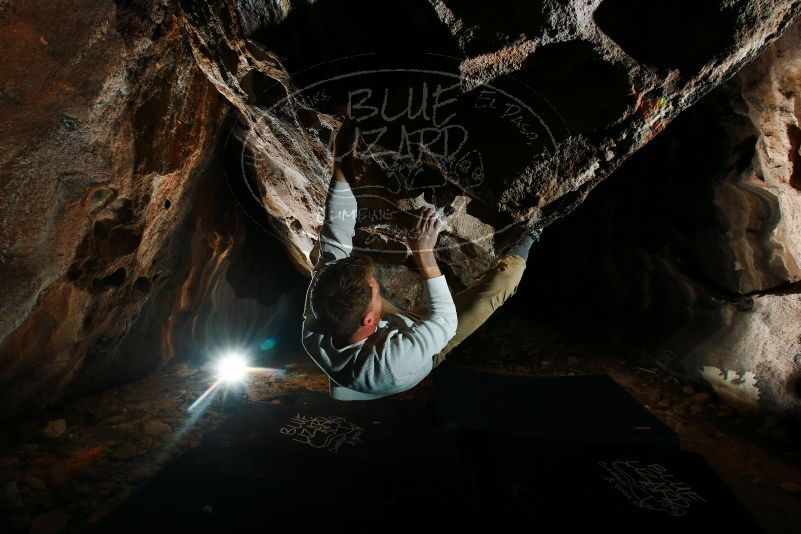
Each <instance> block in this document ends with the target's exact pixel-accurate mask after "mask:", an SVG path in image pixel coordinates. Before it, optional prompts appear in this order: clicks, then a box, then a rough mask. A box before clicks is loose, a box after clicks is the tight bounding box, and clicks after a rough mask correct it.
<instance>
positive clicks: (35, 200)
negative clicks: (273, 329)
mask: <svg viewBox="0 0 801 534" xmlns="http://www.w3.org/2000/svg"><path fill="white" fill-rule="evenodd" d="M799 5H801V2H799V1H797V0H727V1H721V2H708V3H700V4H699V3H696V2H680V3H676V2H667V1H664V2H663V1H654V2H648V3H642V2H630V1H624V0H592V1H584V0H582V1H578V0H573V1H567V0H565V1H543V2H536V3H532V2H512V1H508V2H502V3H501V4H498V3H493V4H488V3H485V2H458V3H457V2H451V1H446V0H431V1H423V0H410V1H404V2H391V3H390V2H372V1H366V0H357V1H349V2H346V1H344V0H343V1H334V0H320V1H317V2H301V1H298V2H292V1H284V2H277V3H275V2H264V1H263V2H257V1H253V0H239V1H236V0H184V1H182V2H180V3H174V2H168V1H163V0H159V1H157V0H141V1H137V2H122V1H120V2H111V1H98V2H92V3H89V4H87V3H84V2H77V1H75V2H61V3H52V2H43V1H26V2H21V1H13V0H12V1H6V2H0V51H2V56H3V58H4V66H3V77H2V79H0V143H1V146H2V150H0V177H1V178H0V290H2V301H1V302H0V362H1V363H2V366H3V369H4V370H3V372H2V373H0V386H1V387H0V392H2V393H0V413H2V414H3V416H13V415H15V414H19V413H23V412H25V411H33V410H36V409H39V408H41V407H43V406H46V405H48V404H52V403H53V402H56V401H57V400H59V399H61V398H63V397H64V396H65V395H74V394H78V393H81V392H85V391H87V390H91V389H97V388H101V387H104V386H106V385H108V384H109V383H112V382H116V381H124V380H129V379H131V378H132V377H136V376H142V375H143V374H146V373H147V372H148V371H150V370H152V369H153V368H155V367H156V366H158V365H160V364H162V363H164V362H165V361H167V360H169V359H170V358H172V357H173V356H174V355H175V354H176V351H177V348H176V347H178V346H180V343H181V341H180V340H179V339H177V334H176V332H178V331H179V330H180V331H181V332H183V331H185V329H188V331H189V332H190V334H191V335H193V336H194V335H198V334H199V333H200V334H203V333H204V332H206V331H207V330H208V329H209V328H211V327H210V326H209V325H210V324H211V323H210V322H208V321H204V320H201V319H199V310H201V309H208V308H209V307H212V308H214V307H219V306H221V305H222V303H228V304H229V305H231V306H232V307H234V308H235V309H236V310H237V312H238V313H244V312H245V311H247V310H248V309H251V308H254V309H258V310H262V309H263V308H264V307H263V306H261V305H260V304H258V303H257V302H256V301H257V300H258V294H259V291H257V290H255V289H253V287H252V285H251V286H250V287H248V282H247V280H244V281H243V280H242V278H243V277H242V275H241V273H242V272H244V271H243V270H242V269H244V267H243V264H244V265H246V266H249V267H248V268H254V267H252V264H253V261H252V258H250V257H249V256H248V252H247V251H248V249H249V248H252V247H253V246H254V245H253V243H249V244H248V243H247V241H246V240H244V239H243V234H244V230H243V223H242V220H243V217H244V216H243V215H242V214H241V213H239V211H240V209H239V207H238V206H237V205H235V204H234V203H229V204H225V203H224V198H226V197H225V194H226V192H227V191H228V188H229V187H240V188H242V187H245V188H246V189H247V191H248V192H249V193H252V195H253V197H254V198H255V201H257V203H258V204H259V205H261V206H263V209H264V214H263V215H265V216H266V217H267V218H269V219H270V226H269V230H270V231H271V232H273V233H275V234H277V235H278V237H279V238H280V240H281V241H282V242H283V243H284V245H285V248H286V253H287V254H288V255H290V256H291V258H292V259H293V261H294V263H295V264H296V265H297V266H298V267H299V268H300V269H301V270H303V271H308V270H309V269H310V267H311V262H312V258H313V254H312V252H313V247H314V244H315V239H316V235H317V232H318V230H319V221H320V215H321V213H322V209H323V205H324V200H325V194H326V189H327V185H328V176H329V173H330V168H331V164H332V159H331V158H332V155H331V148H330V147H331V141H332V138H333V134H334V132H335V131H336V129H337V128H338V127H339V124H340V120H341V118H342V117H343V115H344V114H345V113H346V111H347V109H348V106H347V105H348V102H350V103H351V108H350V110H351V111H353V108H354V106H353V104H354V103H355V104H356V110H357V111H358V112H359V113H358V118H359V120H360V121H363V122H360V123H361V124H362V126H363V130H364V132H363V135H362V143H361V145H360V153H362V154H364V156H363V157H362V159H361V164H360V167H359V169H358V172H357V175H356V182H355V184H354V185H356V186H358V196H359V201H360V206H363V207H364V213H360V222H359V226H358V228H357V235H356V246H357V247H358V248H359V249H361V250H362V251H365V252H367V253H371V254H374V255H375V256H376V257H377V258H378V259H379V260H380V261H382V263H383V267H382V273H383V275H382V282H383V284H384V286H385V288H386V290H387V293H388V295H389V296H390V297H391V298H393V299H395V300H396V301H397V302H398V303H399V304H401V305H408V306H418V305H419V304H420V302H421V295H420V285H419V284H418V283H417V280H416V278H415V276H416V275H415V274H414V273H413V272H412V271H410V270H409V268H408V266H409V263H408V259H407V258H406V255H405V247H404V246H403V244H402V243H403V238H402V232H401V231H400V230H399V228H398V227H397V226H395V225H394V224H393V223H392V219H391V214H392V212H393V210H394V211H396V210H398V209H402V210H405V209H409V208H413V207H416V206H419V205H421V204H422V203H424V202H427V203H432V204H434V205H436V206H437V207H438V208H439V209H440V210H441V212H442V214H443V216H444V217H447V218H448V221H447V232H446V233H445V234H443V237H442V239H441V247H440V250H439V251H438V255H439V258H440V260H441V263H442V264H443V266H444V269H445V271H446V274H447V276H448V279H449V283H450V284H451V286H452V288H453V289H455V290H458V289H460V288H462V287H465V286H469V285H470V284H472V283H473V282H474V281H475V279H476V278H477V277H478V276H479V275H480V274H481V273H482V272H484V271H485V270H486V269H487V268H488V267H489V266H490V264H491V262H492V261H493V259H494V258H495V257H497V255H498V253H499V252H501V251H502V250H504V249H505V248H506V247H508V245H509V242H510V240H512V239H513V238H514V237H515V236H514V235H512V234H513V230H510V225H511V224H512V223H513V222H514V221H517V220H520V219H523V218H528V217H533V218H535V219H537V220H538V221H539V222H540V224H543V225H547V224H550V223H551V222H552V221H554V220H556V219H559V218H561V217H564V216H565V215H567V214H569V213H570V212H571V211H572V210H573V209H574V208H575V206H577V205H579V204H580V203H581V202H582V201H583V200H584V198H585V197H586V196H587V194H588V193H589V192H590V191H591V190H592V189H593V187H594V186H595V185H597V184H598V183H599V182H601V181H602V180H603V179H604V178H605V177H607V176H608V175H609V174H610V173H611V172H612V171H613V170H615V169H616V168H617V167H618V166H619V165H620V164H621V162H622V161H623V160H625V159H626V158H627V157H628V156H629V155H630V154H632V153H633V152H634V151H636V150H637V149H639V148H640V147H641V146H643V145H644V144H646V143H647V142H648V141H649V140H650V139H652V138H653V137H654V135H656V134H657V133H658V132H660V131H662V130H663V129H664V128H665V126H666V125H667V124H668V123H669V122H670V121H671V120H672V119H673V118H674V117H676V115H677V114H678V113H679V112H681V111H682V110H684V109H686V108H688V107H690V106H691V105H692V104H693V103H695V102H696V101H697V100H698V99H699V98H700V97H701V96H703V95H704V94H705V93H707V92H708V91H709V90H711V89H712V88H714V87H716V86H718V85H719V84H721V83H722V82H723V81H725V80H726V79H728V78H729V77H730V76H732V75H733V74H735V73H736V72H737V71H738V70H740V69H741V68H742V67H743V65H745V64H746V63H747V62H749V61H750V60H752V59H754V58H755V57H756V56H757V54H758V53H759V52H760V51H761V50H762V49H764V48H765V47H766V46H768V45H770V44H771V43H772V42H774V41H775V40H776V39H777V38H779V36H780V35H781V34H782V32H784V31H785V29H786V28H787V27H788V26H789V25H790V24H791V23H792V22H793V20H794V19H795V18H796V17H797V16H798V14H799ZM343 58H349V59H343ZM770 65H771V62H770V60H767V61H766V63H765V65H764V68H766V69H769V68H772V67H771V66H770ZM385 71H386V72H385ZM354 73H360V74H359V75H358V76H356V75H355V74H354ZM399 73H400V74H399ZM754 83H755V84H756V85H759V83H760V82H759V81H758V77H757V78H755V81H754ZM354 91H355V93H354ZM755 91H759V89H758V88H755ZM788 98H789V97H788ZM407 102H412V103H411V104H410V105H409V108H408V109H404V103H407ZM776 105H777V106H780V107H781V109H783V110H785V112H786V109H785V108H786V106H787V103H786V102H783V103H782V102H778V101H777V104H776ZM382 106H383V107H382ZM373 111H375V114H373ZM763 112H764V113H765V117H766V119H765V120H768V121H769V120H770V116H771V114H772V113H773V110H772V108H771V109H765V110H763ZM229 113H230V115H229ZM754 113H760V111H759V110H757V109H756V108H755V109H754ZM225 117H229V118H233V119H234V120H235V121H236V122H237V123H238V124H237V126H236V128H234V134H235V135H233V136H229V135H228V133H229V130H230V128H227V127H226V126H225V125H227V124H228V123H225V122H224V119H225ZM755 117H756V116H755ZM755 120H756V119H755ZM382 128H383V130H382ZM796 132H797V131H796V130H793V131H789V130H788V131H783V132H778V133H777V135H782V136H785V138H787V139H794V141H793V142H794V143H796V145H795V146H796V147H797V144H798V135H797V133H796ZM371 135H372V137H371ZM379 135H381V137H380V138H379ZM229 137H230V138H232V139H235V140H236V143H238V146H239V147H240V148H239V149H238V151H237V153H236V154H234V155H233V156H231V158H232V159H233V163H231V161H227V160H226V161H223V159H224V158H223V157H222V149H221V148H220V147H221V145H222V144H223V142H222V140H221V138H224V140H226V141H227V140H229ZM226 146H228V145H226ZM778 146H779V145H776V147H773V148H771V147H767V148H766V150H767V151H768V153H773V151H774V150H778V148H777V147H778ZM229 156H230V154H229ZM226 157H228V156H226ZM231 169H234V170H235V171H236V172H233V173H232V172H230V171H231ZM233 182H237V183H236V184H233ZM797 182H798V180H797V179H794V181H793V183H796V184H797ZM772 183H773V185H772V186H771V187H776V188H778V187H780V185H779V184H778V182H772ZM232 184H233V185H232ZM237 184H238V185H237ZM721 198H723V197H721ZM736 199H737V194H733V199H732V200H731V202H736V201H737V200H736ZM782 209H785V208H784V207H783V208H782ZM788 209H789V208H788ZM785 231H786V232H791V229H790V226H789V225H787V226H786V229H785ZM257 239H258V238H257ZM782 242H783V243H784V241H782ZM797 243H798V242H797V240H796V239H795V238H792V239H788V240H787V241H786V246H785V251H782V252H780V253H779V252H777V254H778V256H780V257H781V258H782V259H781V260H780V261H779V263H782V265H783V267H782V266H780V265H778V264H777V266H776V267H775V269H773V270H771V272H770V273H765V276H772V277H782V276H785V275H784V274H783V272H784V271H786V272H787V273H788V274H787V276H797V273H798V264H797V262H795V260H796V259H797V256H795V252H794V251H795V250H796V249H797ZM746 252H747V251H743V253H744V254H745V253H746ZM758 260H759V261H770V260H766V259H765V258H759V259H758ZM791 260H792V262H795V263H792V262H791ZM262 269H263V267H262ZM238 273H239V274H238ZM793 273H795V274H793ZM766 280H767V278H766ZM737 283H742V284H746V285H747V284H752V285H753V284H755V283H759V282H758V281H754V280H752V279H751V278H749V277H748V276H743V277H742V280H740V281H739V282H737ZM762 283H764V282H762Z"/></svg>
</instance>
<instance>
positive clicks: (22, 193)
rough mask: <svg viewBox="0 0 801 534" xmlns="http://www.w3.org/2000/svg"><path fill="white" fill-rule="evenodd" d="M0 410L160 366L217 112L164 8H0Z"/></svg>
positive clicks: (31, 407)
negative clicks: (0, 70)
mask: <svg viewBox="0 0 801 534" xmlns="http://www.w3.org/2000/svg"><path fill="white" fill-rule="evenodd" d="M0 50H2V56H3V76H2V81H0V143H2V148H3V149H2V150H0V176H1V177H2V178H0V226H1V228H2V229H1V230H0V287H1V288H2V289H0V293H2V299H0V362H1V363H2V368H3V371H2V372H0V390H2V394H0V414H2V416H3V417H9V416H13V415H16V414H20V413H25V412H31V411H35V410H38V409H40V408H42V407H44V406H47V405H49V404H51V403H53V402H55V401H57V400H59V399H61V398H62V397H63V396H64V395H69V394H72V393H78V392H82V391H86V390H88V389H96V388H99V387H105V386H108V385H109V384H111V383H115V382H119V381H124V380H131V379H132V378H135V377H138V376H142V375H143V374H144V373H146V372H148V371H149V370H152V369H153V368H154V367H155V366H156V365H158V364H160V363H162V362H164V361H167V360H168V359H169V358H170V357H171V356H172V353H171V351H170V350H169V347H165V346H163V344H162V342H163V339H165V337H164V336H165V334H166V333H167V332H168V331H169V328H170V317H171V315H172V314H173V312H174V310H175V309H179V308H180V303H181V301H182V299H186V298H187V295H185V294H182V293H181V291H180V290H181V288H182V284H184V281H185V280H186V279H187V278H188V277H189V278H191V274H189V275H188V272H189V271H190V266H189V262H190V259H191V255H192V251H191V250H190V246H189V244H190V240H191V237H192V235H193V233H194V232H193V230H194V225H195V221H196V219H197V218H198V213H197V212H196V211H194V210H193V207H194V206H195V205H196V203H198V200H199V199H201V198H202V197H203V195H204V193H205V192H204V191H203V184H204V182H205V181H206V175H207V169H208V168H209V167H210V162H211V161H212V160H213V157H214V152H213V150H212V147H213V140H214V137H215V135H216V134H217V132H218V129H219V126H220V124H221V121H222V118H223V113H224V112H225V109H226V104H225V101H224V99H222V98H221V97H220V95H219V93H218V92H217V91H216V89H215V88H214V86H213V85H212V84H210V83H209V82H208V80H207V78H206V77H205V75H204V74H203V73H202V71H201V70H200V69H198V67H197V65H196V63H195V61H194V58H193V56H192V52H191V50H190V48H189V47H188V46H187V43H186V39H185V36H184V34H183V30H182V25H181V22H180V13H179V12H178V11H177V10H176V9H175V8H174V7H171V6H170V3H156V2H153V3H148V2H134V3H131V2H119V3H118V4H115V3H114V2H111V1H100V2H91V3H86V2H59V3H53V2H44V1H30V2H29V1H25V2H3V3H2V4H0Z"/></svg>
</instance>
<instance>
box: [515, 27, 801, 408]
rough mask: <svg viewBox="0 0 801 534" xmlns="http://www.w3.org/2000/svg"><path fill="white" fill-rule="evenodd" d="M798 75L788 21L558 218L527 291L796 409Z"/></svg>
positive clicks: (671, 359)
mask: <svg viewBox="0 0 801 534" xmlns="http://www.w3.org/2000/svg"><path fill="white" fill-rule="evenodd" d="M800 76H801V24H799V23H796V24H794V25H793V26H792V28H791V29H790V30H788V31H787V33H785V35H784V36H783V37H782V38H781V39H780V40H779V41H778V42H777V43H776V44H775V45H774V46H772V47H771V48H769V49H768V50H766V51H765V52H764V53H763V54H761V55H760V56H759V58H758V59H757V60H756V61H754V62H753V63H751V64H750V65H748V66H746V67H745V68H744V69H743V70H742V71H741V72H740V73H739V74H738V75H737V76H736V77H735V78H734V79H733V80H732V81H730V82H728V83H726V84H724V85H723V86H721V87H720V88H718V89H716V90H715V91H714V92H713V93H711V94H710V95H709V96H708V97H706V98H705V99H704V100H703V101H701V102H700V103H699V104H697V105H696V107H694V108H693V109H691V110H690V111H688V112H687V113H686V114H685V115H683V116H682V117H680V118H679V119H678V120H677V121H675V122H674V123H672V124H671V125H670V126H669V127H668V128H667V130H666V131H665V132H664V133H663V134H662V135H660V136H659V137H658V138H657V139H655V140H654V141H653V142H652V143H651V144H650V145H649V146H648V147H646V148H645V149H643V150H642V151H640V152H639V153H638V154H637V155H635V156H634V157H633V158H632V159H631V160H630V161H629V162H627V163H626V165H624V166H623V167H622V168H621V169H620V171H619V173H618V174H616V175H615V176H614V177H613V178H612V179H610V180H609V181H608V182H606V183H605V184H603V186H601V187H599V189H598V191H597V192H596V193H594V194H593V195H592V196H591V198H590V200H589V201H588V202H587V203H586V204H585V205H584V206H582V207H581V208H580V209H579V210H577V212H576V213H575V214H574V216H573V217H571V218H570V219H569V220H565V221H561V222H560V223H559V224H557V225H554V227H553V228H552V229H551V231H550V232H549V233H550V235H547V236H546V237H545V239H544V240H543V247H542V250H541V251H540V254H538V256H537V261H536V262H535V266H534V268H533V272H532V273H531V274H532V276H533V277H534V280H535V281H534V282H533V283H532V284H531V285H529V286H528V288H527V289H526V290H525V295H526V296H528V297H529V298H532V299H533V298H538V299H539V301H540V302H541V303H542V307H543V308H546V309H548V310H550V311H552V312H553V314H555V315H558V316H563V315H564V314H569V318H570V321H571V322H573V323H574V324H576V325H577V326H578V327H581V326H589V327H595V328H598V329H600V330H602V331H604V332H607V333H612V334H614V335H615V336H619V337H623V338H636V339H637V340H638V341H639V342H644V343H646V344H649V345H651V346H652V347H661V348H663V349H664V352H663V353H662V356H661V357H660V358H659V360H658V361H657V363H659V364H661V365H664V366H666V367H667V368H669V369H671V370H672V371H673V372H676V373H680V374H681V375H683V376H684V377H687V378H689V379H691V380H695V381H697V382H699V383H701V384H706V385H708V386H711V387H712V388H713V389H714V390H715V391H716V392H717V393H718V394H719V395H720V396H721V397H722V398H723V399H724V400H725V401H726V402H728V403H730V404H732V405H736V406H738V407H740V408H741V409H744V410H747V411H751V412H757V413H762V414H766V413H767V414H774V415H780V416H784V417H790V418H794V419H801V284H800V281H801V272H799V264H800V263H801V248H799V238H800V237H801V226H799V221H800V220H801V213H800V210H801V191H799V188H798V185H797V183H796V182H797V173H798V160H799V152H798V150H799V144H798V136H797V134H796V132H797V131H798V125H799V120H800V117H801V114H800V113H799V111H801V105H800V104H799V102H801V100H800V97H799V87H801V78H800ZM537 280H539V281H547V282H546V283H538V282H537ZM563 303H569V307H566V306H564V305H563ZM601 310H602V313H599V311H601ZM544 315H548V314H547V313H546V314H544Z"/></svg>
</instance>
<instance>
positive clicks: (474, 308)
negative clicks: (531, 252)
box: [381, 254, 526, 367]
mask: <svg viewBox="0 0 801 534" xmlns="http://www.w3.org/2000/svg"><path fill="white" fill-rule="evenodd" d="M525 269H526V260H525V259H523V258H522V257H520V256H518V255H516V254H507V255H505V256H502V257H501V258H499V259H498V261H497V262H496V264H495V266H494V267H493V268H492V269H490V270H489V271H487V272H486V273H485V274H484V276H482V277H481V278H480V279H479V281H478V283H476V285H474V286H472V287H469V288H467V289H464V290H462V291H460V292H458V293H457V294H456V295H454V296H453V303H454V304H455V305H456V316H457V318H458V321H459V324H458V325H457V326H456V334H455V335H454V336H453V337H452V338H451V340H450V341H449V342H448V344H447V345H446V346H445V348H444V349H442V350H441V351H440V352H439V353H438V354H436V355H434V367H436V366H438V365H439V364H441V363H442V362H443V361H445V358H446V357H447V355H448V353H449V352H450V351H451V350H453V349H454V348H456V347H457V346H458V345H459V344H460V343H461V342H462V341H464V340H465V339H467V337H468V336H469V335H470V334H472V333H473V332H475V331H476V330H477V329H478V327H479V326H481V325H482V324H484V323H485V322H486V320H487V319H489V318H490V315H492V314H493V312H495V310H497V309H498V308H500V307H501V305H502V304H503V303H504V302H506V300H507V299H508V298H509V297H511V296H512V295H514V294H515V293H516V292H517V286H518V285H519V284H520V280H521V279H522V278H523V271H525ZM381 300H382V301H383V304H384V311H385V312H390V313H402V314H403V315H406V316H407V317H410V318H412V319H413V320H414V321H419V320H421V319H422V318H423V316H422V315H420V314H418V313H414V312H407V311H405V310H400V309H399V308H397V307H396V306H395V305H393V304H392V303H391V302H389V301H388V300H386V299H385V298H383V297H381Z"/></svg>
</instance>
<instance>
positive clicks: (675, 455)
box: [474, 441, 759, 532]
mask: <svg viewBox="0 0 801 534" xmlns="http://www.w3.org/2000/svg"><path fill="white" fill-rule="evenodd" d="M494 445H495V447H498V442H497V441H495V442H494ZM510 451H511V449H507V450H504V449H503V448H501V450H495V451H493V452H487V451H481V450H480V448H479V449H477V450H476V449H474V452H476V453H477V456H476V459H477V461H478V465H477V469H478V473H477V485H478V487H479V488H480V491H481V492H482V493H483V494H484V497H485V499H483V500H487V501H494V504H495V509H496V510H498V512H497V513H498V515H499V516H500V517H502V518H503V520H504V524H505V525H506V526H507V527H512V529H513V530H515V531H522V530H530V526H531V525H537V524H548V525H558V526H559V527H560V530H561V531H564V532H585V531H593V532H705V531H706V532H720V531H732V532H759V529H758V528H757V526H756V525H755V523H754V522H753V520H752V519H751V518H750V516H749V514H748V512H747V511H746V510H745V509H744V507H743V506H742V505H741V504H740V503H739V502H738V501H737V499H736V498H735V497H734V495H733V494H732V493H731V492H730V490H729V489H728V488H727V487H726V485H725V484H724V483H723V482H722V481H721V480H720V479H719V478H718V476H717V474H716V473H715V472H714V470H713V469H712V468H711V467H709V465H708V464H707V463H706V461H705V460H704V459H703V458H702V457H701V456H700V455H698V454H695V453H688V452H679V451H670V450H666V449H648V448H639V449H636V450H631V449H629V450H627V451H625V452H615V451H611V450H608V449H602V450H593V449H585V450H583V451H582V453H581V454H561V455H558V454H551V453H540V451H538V450H537V449H536V448H530V449H529V450H528V453H527V454H525V455H524V456H523V455H520V454H519V452H520V450H519V449H517V452H516V453H510ZM490 458H492V459H493V460H488V459H490ZM479 500H482V499H479Z"/></svg>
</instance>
